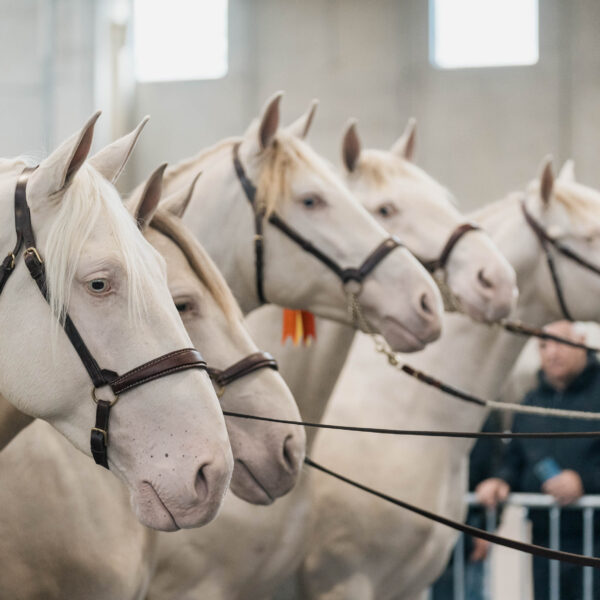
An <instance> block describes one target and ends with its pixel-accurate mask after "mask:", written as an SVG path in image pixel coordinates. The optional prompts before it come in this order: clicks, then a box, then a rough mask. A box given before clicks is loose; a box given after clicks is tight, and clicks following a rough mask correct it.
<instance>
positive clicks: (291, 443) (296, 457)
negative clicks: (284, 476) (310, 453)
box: [283, 435, 304, 473]
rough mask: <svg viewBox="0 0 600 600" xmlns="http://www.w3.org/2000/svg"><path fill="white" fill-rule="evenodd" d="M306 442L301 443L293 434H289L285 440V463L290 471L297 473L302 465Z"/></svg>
mask: <svg viewBox="0 0 600 600" xmlns="http://www.w3.org/2000/svg"><path fill="white" fill-rule="evenodd" d="M302 448H304V444H302V445H301V444H300V443H299V441H298V439H296V438H294V436H293V435H288V436H287V437H286V438H285V441H284V442H283V464H284V465H285V467H286V468H287V469H288V470H289V471H290V473H296V472H297V471H298V469H299V467H300V461H301V458H302V454H303V450H302Z"/></svg>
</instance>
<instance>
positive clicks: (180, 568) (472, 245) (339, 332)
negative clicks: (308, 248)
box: [149, 106, 515, 600]
mask: <svg viewBox="0 0 600 600" xmlns="http://www.w3.org/2000/svg"><path fill="white" fill-rule="evenodd" d="M313 114H314V106H313V107H312V108H311V110H310V111H309V112H308V113H307V114H306V115H305V116H304V117H303V118H301V119H299V120H298V121H297V122H296V123H295V124H294V125H293V126H292V127H291V128H290V131H292V132H293V133H294V134H299V135H302V136H304V135H306V133H307V131H308V127H307V126H306V125H307V124H309V123H310V122H311V121H312V116H313ZM413 136H414V131H413V130H412V129H410V130H409V131H408V132H406V133H405V134H404V135H403V136H402V138H400V140H399V142H398V143H397V144H395V146H394V151H393V152H378V151H365V152H364V153H363V152H361V151H360V145H359V143H358V137H357V134H356V129H355V125H352V126H351V127H350V128H349V129H348V132H347V133H346V135H345V137H344V143H343V154H344V156H345V157H346V158H347V160H348V162H350V163H351V164H352V165H353V168H352V169H351V170H349V178H351V180H352V184H353V187H354V191H355V192H356V193H357V194H358V198H359V199H360V200H361V201H362V202H363V203H364V204H365V205H367V206H369V207H371V208H372V209H373V213H374V214H375V215H377V214H378V213H380V212H381V211H380V210H378V209H379V207H380V205H385V206H386V208H389V209H390V211H393V215H396V216H395V218H394V232H395V233H397V234H399V236H400V239H402V240H403V241H404V240H405V239H406V241H407V245H408V247H409V249H411V250H412V249H413V246H414V249H415V250H416V251H418V253H419V255H420V256H422V257H423V258H424V259H433V258H436V257H438V256H439V254H440V252H441V250H442V247H443V246H444V244H445V243H446V240H447V239H448V238H449V236H450V235H451V233H452V232H453V231H454V230H455V229H456V227H457V226H458V225H460V224H461V223H462V222H463V221H464V220H463V218H462V217H461V216H460V214H459V213H458V212H457V210H456V209H455V208H454V207H453V206H452V205H451V204H450V202H449V194H448V192H447V190H445V189H444V188H443V187H442V186H440V185H439V184H438V183H437V182H435V181H434V180H433V179H432V178H431V177H429V176H428V175H427V174H426V173H424V172H423V171H421V170H420V169H418V168H417V167H415V166H414V165H412V164H409V162H408V159H407V156H408V148H409V147H412V146H413V144H414V137H413ZM351 151H353V153H352V152H351ZM359 165H365V171H366V172H365V174H364V176H362V175H361V172H362V171H361V169H360V168H359ZM379 174H380V175H379ZM481 269H485V281H486V287H485V288H483V289H482V282H481V276H480V273H479V271H480V270H481ZM445 278H446V281H447V284H448V285H449V287H450V289H451V291H452V293H453V294H454V295H455V296H456V297H457V298H460V299H462V298H465V299H467V298H468V299H471V298H473V300H470V301H467V300H465V301H464V306H465V307H466V306H471V307H472V311H473V314H474V315H477V316H480V315H485V314H487V315H489V317H490V318H494V317H499V316H503V315H505V314H506V313H507V312H508V310H509V308H510V306H511V304H512V302H513V297H514V288H515V275H514V271H513V270H512V268H511V267H510V266H509V265H508V263H507V261H506V260H505V259H504V257H503V256H502V255H501V254H500V253H499V251H498V250H497V249H496V248H495V247H494V245H493V244H492V243H491V242H490V240H489V238H488V237H487V235H485V234H484V233H482V232H469V233H468V234H466V235H465V236H464V237H463V239H461V240H460V242H458V243H457V245H456V248H455V250H454V251H453V252H452V253H451V256H450V258H449V260H448V264H447V266H446V269H445ZM280 312H281V311H280V309H277V308H275V307H264V308H262V309H260V310H259V311H255V312H254V313H252V314H251V315H250V316H249V318H248V319H247V322H248V324H249V327H250V329H251V330H252V332H253V336H256V338H257V339H260V340H261V343H263V344H265V347H267V348H269V349H270V350H271V351H272V352H273V353H274V354H276V355H277V356H278V358H279V359H280V360H281V361H282V364H281V365H280V367H281V368H282V372H283V374H284V377H285V378H286V381H287V378H288V377H289V378H290V379H289V383H290V384H291V386H292V390H293V392H294V395H295V397H296V400H297V401H298V403H299V406H300V411H301V413H302V415H303V417H304V418H305V419H307V420H310V421H318V420H320V418H321V415H322V413H323V411H324V409H325V406H326V402H327V399H328V397H329V394H330V393H331V390H332V388H333V385H334V383H335V380H336V378H337V376H338V375H339V372H340V370H341V367H342V366H343V363H344V361H345V359H346V356H347V354H348V351H349V349H350V345H351V343H352V339H353V337H354V330H352V329H351V328H349V327H346V326H343V325H340V324H338V323H332V322H328V321H325V320H318V321H317V341H316V343H315V344H313V345H311V346H310V347H309V348H302V347H293V346H291V345H287V346H285V347H281V343H280V341H279V336H280V330H279V327H280V320H281V314H280ZM311 434H312V432H311V431H310V430H309V431H308V432H307V435H308V438H309V439H310V438H311V437H312V435H311ZM308 492H309V490H308V486H307V479H306V478H305V477H303V478H301V480H300V482H299V484H298V485H297V486H296V488H294V490H293V491H292V492H291V493H290V494H288V495H287V496H286V497H284V498H282V499H280V500H279V501H278V502H277V503H276V504H275V505H274V506H273V507H270V508H269V509H268V510H267V511H265V510H261V509H259V508H257V507H253V506H249V505H247V504H244V503H242V502H239V501H238V500H237V499H235V498H233V497H231V496H228V497H227V499H226V501H225V503H224V505H223V509H222V511H221V513H220V515H219V519H218V520H217V521H216V522H215V523H213V524H211V525H210V526H209V527H208V528H204V529H203V530H202V535H201V536H199V535H193V534H192V532H179V533H177V534H176V535H174V536H169V537H168V538H167V537H165V538H162V539H161V540H160V552H159V555H160V559H159V563H158V567H157V574H156V576H155V578H154V580H153V581H152V584H151V587H150V592H149V599H150V600H157V599H167V598H173V597H185V598H188V597H189V598H200V597H202V598H204V597H206V598H209V597H211V598H219V599H225V598H227V599H234V598H239V599H245V598H247V597H249V594H251V597H252V598H263V597H268V596H269V594H270V593H272V591H273V590H274V589H275V588H276V587H277V586H278V584H280V583H281V582H282V581H283V580H284V579H285V578H286V577H287V576H289V575H290V573H292V572H293V570H294V569H295V568H296V567H297V566H298V565H299V562H300V560H301V558H302V555H303V553H304V551H305V550H304V543H305V541H306V534H307V533H308V527H309V519H308V514H309V512H308V511H309V507H310V503H309V497H308ZM249 590H251V592H249Z"/></svg>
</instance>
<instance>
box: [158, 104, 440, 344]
mask: <svg viewBox="0 0 600 600" xmlns="http://www.w3.org/2000/svg"><path fill="white" fill-rule="evenodd" d="M280 98H281V94H277V95H275V96H274V97H273V98H272V99H271V100H270V101H269V102H268V103H267V106H266V108H265V109H264V111H263V113H262V116H261V118H260V119H259V120H258V121H257V122H255V123H254V124H253V125H251V126H250V128H249V129H248V131H247V132H246V134H245V135H244V136H243V137H241V138H236V139H228V140H225V141H223V142H221V143H219V144H217V145H216V146H214V147H212V148H210V149H209V150H206V151H204V152H202V153H200V154H199V155H198V156H196V157H194V158H191V159H189V160H186V161H184V162H182V163H180V164H179V165H176V166H173V167H170V168H169V169H167V171H166V174H165V186H166V189H167V191H168V192H169V193H170V192H171V191H173V190H175V189H177V188H178V187H181V186H182V185H184V184H185V183H186V182H189V181H190V180H191V179H192V178H193V177H194V176H195V174H196V173H198V171H200V170H202V171H203V175H202V177H201V178H200V180H199V182H198V184H197V185H196V187H195V191H194V194H193V197H192V199H191V201H190V208H189V210H188V211H187V212H186V214H185V216H184V221H185V223H186V224H187V225H188V226H189V227H190V229H191V230H192V231H193V232H194V234H195V235H196V236H197V237H198V239H199V240H200V241H201V242H202V244H203V245H204V246H205V248H206V249H207V251H208V252H209V254H210V255H211V257H212V258H213V259H214V260H215V262H216V263H217V266H218V267H219V269H220V270H221V272H222V273H223V275H224V277H225V279H226V281H227V282H228V283H229V285H230V286H231V289H232V290H233V293H234V296H235V297H236V299H237V300H238V302H239V303H240V306H241V308H242V310H243V311H244V313H247V312H249V311H251V310H253V309H255V308H257V307H258V306H259V305H260V303H261V302H260V300H259V297H258V292H257V287H258V281H257V279H260V280H261V281H262V284H263V288H264V296H265V298H266V300H267V301H269V302H272V303H275V304H278V305H280V306H286V307H290V308H302V309H306V310H311V311H313V312H314V313H315V314H317V315H320V316H323V317H327V318H331V319H334V320H336V321H340V322H343V323H350V324H351V323H352V319H351V318H350V316H349V311H348V298H347V293H346V290H345V289H344V287H343V286H342V282H341V281H340V278H339V276H338V275H337V274H335V273H334V271H333V270H332V269H331V268H328V267H327V266H326V265H325V264H324V263H323V262H322V261H320V260H317V259H316V258H315V256H314V255H313V254H311V253H310V252H308V251H307V250H306V249H305V248H303V247H302V246H301V245H300V244H299V243H298V242H297V241H294V240H292V239H291V238H290V236H289V235H284V234H283V233H282V232H281V230H280V229H278V228H276V227H275V226H274V225H273V224H272V223H270V222H269V220H268V217H269V215H270V214H272V213H273V212H274V211H276V213H277V214H278V215H279V217H280V218H281V219H283V221H284V222H285V223H286V224H287V225H289V226H290V227H292V228H293V229H294V231H295V232H296V233H297V234H298V235H300V236H302V237H303V238H304V239H305V240H307V241H309V242H310V243H311V244H312V245H313V247H315V248H317V249H318V250H319V251H320V252H322V253H323V254H325V255H326V256H327V257H328V258H329V259H331V260H333V261H334V262H335V263H337V264H338V265H339V266H341V267H344V268H345V267H358V266H359V265H360V264H361V263H362V262H363V261H364V260H365V259H366V258H367V256H368V255H369V254H370V253H371V252H372V251H373V250H374V249H375V248H376V247H377V246H379V244H381V243H382V241H383V240H385V239H386V238H387V237H388V235H387V233H386V232H385V230H384V229H383V228H382V227H381V226H380V225H378V224H377V223H376V222H375V220H374V219H373V218H372V217H371V216H370V215H369V214H368V213H367V212H366V211H365V210H364V209H363V208H362V207H361V206H360V204H359V203H358V202H356V200H355V198H354V197H353V196H352V195H351V194H350V193H349V192H348V190H347V188H346V186H344V184H343V182H342V181H341V179H340V178H339V177H338V176H337V175H336V174H335V173H334V172H333V170H332V169H331V167H330V166H329V165H328V164H327V163H326V162H325V161H324V160H323V159H322V158H321V157H319V156H318V155H317V154H316V153H315V152H314V151H313V150H312V149H311V148H310V147H309V146H308V144H306V143H305V142H304V141H303V140H302V139H300V138H299V137H298V136H297V135H296V134H295V129H294V131H288V130H285V129H280V128H279V101H280ZM236 147H237V148H238V151H237V152H238V157H239V161H240V164H239V165H238V166H239V167H241V168H242V169H243V170H244V173H245V177H246V179H247V180H249V181H250V182H252V183H253V184H254V186H256V188H257V191H256V199H255V206H254V208H255V210H256V211H258V212H260V211H263V210H264V211H265V213H266V215H265V219H264V232H263V234H262V240H263V245H264V258H263V261H262V262H263V265H264V274H263V276H262V277H260V276H259V275H260V274H258V275H257V269H256V266H255V261H256V255H255V252H254V249H255V245H254V242H253V240H254V238H255V234H256V233H257V232H256V219H255V214H253V213H254V211H253V207H252V206H251V204H250V201H249V200H248V198H247V196H246V194H245V191H244V188H243V187H242V182H241V176H239V174H236V169H235V168H234V152H235V148H236ZM359 300H360V303H361V305H362V308H363V312H364V315H365V318H366V320H367V322H368V323H369V325H370V327H372V328H374V329H375V330H376V331H378V332H381V333H382V334H383V335H384V336H385V338H386V339H387V340H388V342H389V343H390V344H391V345H392V346H393V347H394V348H396V349H403V350H404V351H412V350H417V349H421V348H422V347H423V346H424V345H426V344H427V343H429V342H431V341H433V340H435V339H437V337H438V336H439V333H440V332H439V316H440V311H441V301H440V295H439V293H438V290H437V289H436V288H435V286H434V284H433V282H432V281H431V279H430V278H429V276H428V275H427V273H426V272H425V270H424V269H423V268H422V267H421V265H419V264H418V263H417V261H416V260H415V259H414V258H413V257H412V256H411V255H410V254H409V253H408V252H407V251H406V250H405V249H403V248H399V249H395V250H393V251H392V252H391V253H390V254H388V255H387V256H386V257H385V259H383V260H382V261H381V262H380V263H379V264H378V265H377V267H376V268H375V269H374V270H373V271H372V272H371V273H370V274H369V275H368V276H367V277H366V279H365V280H364V284H363V286H362V292H361V294H360V296H359Z"/></svg>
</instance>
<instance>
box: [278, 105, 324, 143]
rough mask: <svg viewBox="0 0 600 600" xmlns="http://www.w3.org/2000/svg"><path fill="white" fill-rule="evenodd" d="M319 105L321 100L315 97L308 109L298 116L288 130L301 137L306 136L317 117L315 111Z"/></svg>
mask: <svg viewBox="0 0 600 600" xmlns="http://www.w3.org/2000/svg"><path fill="white" fill-rule="evenodd" d="M318 106H319V101H318V100H317V99H316V98H315V99H314V100H313V101H312V102H311V103H310V106H309V107H308V110H307V111H306V112H305V113H304V114H303V115H301V116H300V117H298V118H297V119H296V120H295V121H294V122H293V123H292V124H290V125H288V126H287V127H286V131H288V132H289V133H291V134H292V135H295V136H296V137H299V138H300V139H302V140H303V139H304V138H306V136H307V135H308V132H309V130H310V126H311V125H312V122H313V119H314V117H315V112H317V107H318Z"/></svg>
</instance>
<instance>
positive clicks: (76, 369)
mask: <svg viewBox="0 0 600 600" xmlns="http://www.w3.org/2000/svg"><path fill="white" fill-rule="evenodd" d="M98 114H99V113H98ZM98 114H96V115H94V116H93V117H92V118H91V119H90V120H89V121H88V122H87V123H86V125H85V126H84V127H83V128H82V129H81V131H80V132H78V133H77V134H75V135H74V136H73V137H72V138H70V139H69V140H67V141H66V142H65V143H63V144H62V145H61V146H60V147H59V148H58V149H57V150H55V151H54V152H53V153H52V154H51V155H50V156H49V157H48V158H47V159H45V160H44V161H42V163H41V164H40V165H39V167H38V168H37V169H36V170H35V171H34V172H33V173H32V174H31V175H30V176H29V181H28V184H27V190H26V191H27V202H28V204H29V207H30V209H31V220H32V223H33V231H34V233H35V236H36V238H37V248H38V249H39V250H40V254H41V257H42V258H43V260H44V261H45V262H44V265H45V270H46V275H47V282H48V289H49V294H50V305H51V306H50V307H49V306H48V304H47V303H46V301H45V299H44V297H43V296H42V294H41V293H40V292H39V290H38V289H37V286H36V284H35V282H34V281H33V280H32V277H31V276H30V274H29V272H28V270H27V268H26V267H25V264H24V260H23V257H22V256H17V257H16V268H15V270H14V272H13V274H12V276H11V277H10V279H9V280H8V282H7V284H6V286H5V287H4V290H3V292H2V294H1V295H0V330H1V331H2V336H1V337H0V373H1V375H0V393H1V394H2V395H3V396H4V397H5V398H6V399H7V400H8V401H9V402H11V403H12V404H14V405H15V406H16V407H17V408H19V409H20V410H22V411H23V412H25V413H27V414H29V415H31V416H34V417H39V418H41V419H44V420H45V421H48V422H49V423H50V424H51V425H52V426H53V427H55V428H56V429H57V430H58V431H60V432H61V433H62V434H63V435H64V436H65V437H66V438H67V439H68V440H69V441H70V442H71V443H72V444H73V445H75V446H76V447H77V448H78V449H79V450H81V451H83V452H84V453H86V454H88V455H89V453H90V450H89V439H90V429H91V427H92V426H93V424H94V413H95V410H96V406H95V404H94V403H93V402H92V398H91V397H90V392H91V391H92V389H93V386H92V383H91V381H90V376H89V375H88V374H87V373H86V370H85V369H84V368H83V364H82V361H81V360H80V358H79V357H78V355H77V354H76V353H75V352H74V351H73V346H72V345H71V343H70V342H69V340H68V339H67V337H66V335H65V334H64V333H63V332H62V331H61V328H60V325H59V324H58V319H61V318H63V317H64V314H65V311H66V310H68V312H69V315H70V316H71V317H72V319H73V322H74V323H75V325H76V326H77V328H78V330H79V332H80V334H81V336H82V338H83V340H84V341H85V343H86V344H87V346H88V348H89V350H90V351H91V353H92V355H93V356H94V357H95V359H96V360H97V361H98V363H99V364H100V365H101V366H102V367H103V368H105V369H110V370H113V371H116V372H117V373H124V372H126V371H128V370H129V369H131V368H132V367H134V366H136V365H139V364H140V363H144V362H146V361H148V360H150V359H154V358H156V357H158V356H160V355H162V354H164V353H166V352H170V351H174V350H177V349H180V348H186V347H189V346H191V343H190V339H189V336H188V335H187V333H186V331H185V328H184V327H183V324H182V323H181V319H180V318H179V316H178V314H177V311H176V310H175V307H174V305H173V301H172V299H171V297H170V295H169V290H168V287H167V281H166V274H165V270H164V262H163V261H162V259H160V258H159V256H158V254H157V253H156V252H155V251H154V250H152V248H151V247H150V245H149V244H148V243H147V242H146V241H145V240H144V239H143V236H142V235H141V234H140V232H139V231H138V230H137V228H136V227H135V225H134V223H133V220H132V219H131V217H130V216H129V215H128V214H127V211H126V210H125V208H124V207H123V206H122V202H121V199H120V197H119V195H118V194H117V192H116V191H115V189H114V188H113V187H112V185H111V184H110V183H109V181H107V180H106V179H105V178H104V177H103V176H102V175H105V176H106V177H107V178H108V179H109V180H112V178H113V177H114V176H115V175H116V173H117V172H118V171H120V170H121V169H122V167H123V164H124V163H125V161H126V159H127V157H128V156H129V153H130V151H131V147H132V146H133V144H134V143H135V139H130V140H129V143H125V144H118V145H116V146H110V147H108V148H106V149H105V150H104V151H102V152H101V153H100V154H99V155H97V157H96V160H95V163H94V166H92V165H89V164H86V163H85V159H86V157H87V154H88V152H89V148H90V145H91V142H92V135H93V126H94V123H95V121H96V119H97V117H98ZM135 137H136V136H134V138H135ZM24 167H25V164H24V163H23V161H21V160H18V159H17V160H8V161H2V162H1V164H0V173H1V174H0V206H1V207H2V210H0V215H1V216H0V247H2V249H3V254H4V253H8V252H9V248H13V247H14V245H15V222H14V220H15V217H14V209H13V205H14V198H15V184H16V182H17V178H18V177H19V175H20V174H21V172H22V171H23V169H24ZM94 167H95V168H94ZM101 173H102V175H101ZM53 313H54V314H53ZM109 392H110V390H109V391H106V390H104V389H102V390H99V394H100V397H101V398H102V397H106V396H104V394H105V393H106V394H108V393H109ZM108 398H110V397H108ZM156 423H160V426H159V427H157V426H156ZM108 461H109V465H110V468H111V471H112V472H113V473H114V474H115V475H117V476H118V477H119V478H120V479H121V480H122V481H123V482H124V483H125V484H126V486H127V487H128V489H129V491H130V494H131V498H132V504H133V507H134V510H135V512H136V515H137V517H138V519H139V520H140V521H141V522H142V523H144V524H146V525H148V526H150V527H154V528H157V529H164V530H174V529H178V528H180V527H196V526H199V525H201V524H204V523H206V522H208V521H209V520H211V519H212V518H214V516H215V515H216V512H217V510H218V508H219V506H220V504H221V501H222V499H223V494H224V491H225V489H226V488H227V485H228V483H229V480H230V477H231V471H232V466H233V460H232V455H231V448H230V445H229V441H228V438H227V432H226V429H225V423H224V420H223V415H222V414H221V410H220V408H219V404H218V400H217V398H216V395H215V393H214V390H213V388H212V385H211V382H210V379H209V378H208V376H207V374H206V373H204V372H201V371H198V370H193V371H186V372H181V373H173V374H171V375H169V376H168V377H164V378H161V379H159V380H157V381H154V382H152V383H148V384H146V385H142V386H140V387H138V388H136V389H134V390H131V391H128V392H126V393H125V394H123V397H122V398H121V399H120V401H119V403H118V404H117V405H116V406H115V407H114V408H113V410H112V415H111V421H110V439H109V446H108ZM89 468H90V470H95V467H94V466H93V465H92V464H91V463H90V464H89ZM3 487H6V486H3Z"/></svg>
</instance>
